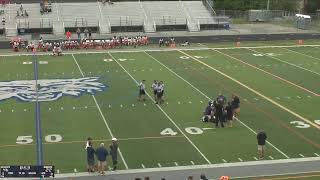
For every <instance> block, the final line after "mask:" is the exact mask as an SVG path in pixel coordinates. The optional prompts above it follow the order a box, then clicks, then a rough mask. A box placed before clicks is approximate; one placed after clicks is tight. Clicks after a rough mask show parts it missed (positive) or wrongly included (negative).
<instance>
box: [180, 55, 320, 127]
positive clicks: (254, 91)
mask: <svg viewBox="0 0 320 180" xmlns="http://www.w3.org/2000/svg"><path fill="white" fill-rule="evenodd" d="M179 52H181V53H182V54H184V55H187V56H189V57H190V58H191V59H193V60H195V61H197V62H199V63H200V64H202V65H204V66H207V67H208V68H210V69H212V70H214V71H216V72H217V73H219V74H221V75H223V76H225V77H227V78H228V79H230V80H232V81H234V82H236V83H237V84H239V85H241V86H242V87H244V88H246V89H248V90H250V91H251V92H253V93H255V94H257V95H259V96H261V97H262V98H264V99H266V100H267V101H269V102H271V103H272V104H274V105H276V106H278V107H280V108H281V109H283V110H285V111H287V112H289V113H290V114H292V115H294V116H296V117H298V118H299V119H301V120H303V121H305V122H307V123H309V124H311V125H312V126H313V127H315V128H317V129H318V130H320V126H319V125H317V124H315V123H313V122H312V121H310V120H309V119H307V118H305V117H303V116H301V115H299V114H297V113H295V112H293V111H291V110H290V109H288V108H286V107H284V106H282V105H281V104H279V103H277V102H276V101H274V100H272V99H270V98H268V97H267V96H265V95H263V94H261V93H260V92H258V91H256V90H254V89H252V88H251V87H249V86H247V85H245V84H243V83H242V82H240V81H238V80H236V79H234V78H232V77H230V76H229V75H227V74H225V73H223V72H221V71H219V70H217V69H215V68H213V67H212V66H209V65H208V64H206V63H204V62H202V61H200V60H198V59H196V58H194V57H193V56H190V55H189V54H187V53H185V52H182V51H179Z"/></svg>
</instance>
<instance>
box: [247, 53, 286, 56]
mask: <svg viewBox="0 0 320 180" xmlns="http://www.w3.org/2000/svg"><path fill="white" fill-rule="evenodd" d="M252 55H253V56H256V57H262V56H279V55H281V54H275V53H264V54H262V53H258V54H252Z"/></svg>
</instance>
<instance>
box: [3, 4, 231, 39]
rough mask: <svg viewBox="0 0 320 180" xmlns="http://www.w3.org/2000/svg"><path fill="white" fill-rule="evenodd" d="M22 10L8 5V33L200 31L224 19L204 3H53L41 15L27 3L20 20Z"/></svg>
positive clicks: (61, 33) (38, 8)
mask: <svg viewBox="0 0 320 180" xmlns="http://www.w3.org/2000/svg"><path fill="white" fill-rule="evenodd" d="M2 8H3V7H2ZM19 8H20V4H8V5H6V6H5V8H4V10H5V15H4V16H5V17H6V19H7V20H9V19H10V22H9V21H8V23H7V24H6V31H7V34H8V33H9V32H10V31H11V35H13V34H14V29H16V30H19V29H40V30H43V29H45V30H48V29H51V32H52V33H54V34H59V35H63V34H64V33H65V31H66V30H72V31H74V30H75V29H76V28H78V27H80V28H85V27H90V28H93V29H95V28H96V31H98V32H99V33H100V34H109V33H111V32H115V31H144V32H155V31H162V30H187V31H200V30H201V29H202V27H204V26H203V25H216V24H219V23H220V19H223V18H219V17H215V15H214V14H213V13H212V12H210V10H208V8H207V7H206V5H204V4H203V2H202V1H135V2H132V1H131V2H115V3H113V4H109V3H105V4H103V3H101V2H86V3H84V2H83V3H79V2H78V3H52V5H51V9H52V11H51V12H50V13H45V14H41V13H40V5H39V3H30V4H23V8H24V9H25V10H27V12H28V14H29V16H28V17H19V18H17V17H16V14H17V11H18V9H19ZM0 10H1V9H0ZM0 17H1V15H0ZM221 22H222V21H221ZM223 23H228V19H227V18H225V17H224V19H223ZM31 32H32V31H31ZM8 36H9V35H8Z"/></svg>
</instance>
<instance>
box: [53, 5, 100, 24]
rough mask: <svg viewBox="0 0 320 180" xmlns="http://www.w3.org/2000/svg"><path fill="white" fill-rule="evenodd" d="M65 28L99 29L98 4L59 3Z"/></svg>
mask: <svg viewBox="0 0 320 180" xmlns="http://www.w3.org/2000/svg"><path fill="white" fill-rule="evenodd" d="M59 5H60V12H61V17H62V18H63V21H64V25H65V27H70V28H75V27H98V26H99V19H100V18H99V16H100V14H99V12H100V11H99V8H98V6H97V3H96V2H94V3H92V2H90V3H59Z"/></svg>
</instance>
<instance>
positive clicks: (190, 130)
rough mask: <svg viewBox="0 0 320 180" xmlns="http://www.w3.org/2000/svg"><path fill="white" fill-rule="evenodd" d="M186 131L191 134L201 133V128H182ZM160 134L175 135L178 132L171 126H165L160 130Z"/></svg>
mask: <svg viewBox="0 0 320 180" xmlns="http://www.w3.org/2000/svg"><path fill="white" fill-rule="evenodd" d="M184 130H185V131H186V132H187V133H189V134H192V135H197V134H202V133H203V130H202V129H200V128H198V127H187V128H185V129H184ZM160 134H161V135H162V136H175V135H177V134H178V132H175V131H173V130H172V129H171V128H165V129H164V130H162V131H161V132H160Z"/></svg>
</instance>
